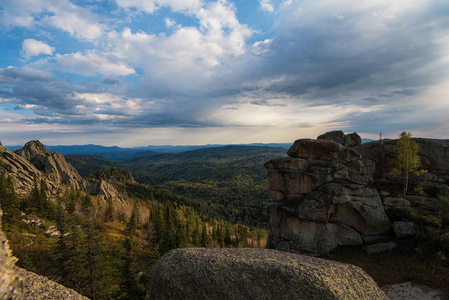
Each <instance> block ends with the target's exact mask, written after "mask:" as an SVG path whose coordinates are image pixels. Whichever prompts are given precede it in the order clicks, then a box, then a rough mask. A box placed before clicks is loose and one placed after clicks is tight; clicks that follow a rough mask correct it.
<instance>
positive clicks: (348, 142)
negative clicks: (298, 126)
mask: <svg viewBox="0 0 449 300" xmlns="http://www.w3.org/2000/svg"><path fill="white" fill-rule="evenodd" d="M317 139H318V140H331V141H334V142H337V143H339V144H342V145H343V146H345V147H353V146H358V145H360V144H362V138H361V137H360V135H358V134H357V132H354V133H350V134H345V133H344V132H343V131H341V130H337V131H330V132H326V133H324V134H322V135H320V136H319V137H317Z"/></svg>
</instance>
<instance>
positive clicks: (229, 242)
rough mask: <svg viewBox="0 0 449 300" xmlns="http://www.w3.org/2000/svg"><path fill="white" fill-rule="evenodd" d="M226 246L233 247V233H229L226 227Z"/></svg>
mask: <svg viewBox="0 0 449 300" xmlns="http://www.w3.org/2000/svg"><path fill="white" fill-rule="evenodd" d="M224 244H225V245H226V246H231V245H232V237H231V233H230V232H229V228H228V227H226V230H225V236H224Z"/></svg>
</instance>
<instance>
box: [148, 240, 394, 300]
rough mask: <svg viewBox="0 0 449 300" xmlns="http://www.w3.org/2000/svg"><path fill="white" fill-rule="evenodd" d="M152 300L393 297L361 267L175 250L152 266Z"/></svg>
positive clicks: (281, 255)
mask: <svg viewBox="0 0 449 300" xmlns="http://www.w3.org/2000/svg"><path fill="white" fill-rule="evenodd" d="M149 294H150V299H158V300H163V299H173V300H174V299H197V300H201V299H208V300H214V299H217V300H218V299H220V300H221V299H228V300H233V299H278V300H283V299H289V300H290V299H298V300H301V299H304V300H305V299H307V300H309V299H317V300H318V299H319V300H322V299H370V300H374V299H388V298H387V297H386V295H385V294H384V292H382V291H381V290H380V289H379V287H378V286H377V284H376V283H375V282H374V280H373V279H372V278H371V277H370V276H368V275H367V274H366V273H365V272H364V271H363V270H362V269H360V268H359V267H356V266H353V265H348V264H343V263H338V262H333V261H328V260H324V259H320V258H314V257H308V256H303V255H298V254H292V253H286V252H280V251H275V250H268V249H212V248H199V249H198V248H196V249H193V248H189V249H176V250H172V251H170V252H168V253H166V254H165V255H164V256H163V257H162V258H161V259H160V260H159V261H158V262H157V263H156V265H155V266H154V267H153V268H152V270H151V273H150V282H149Z"/></svg>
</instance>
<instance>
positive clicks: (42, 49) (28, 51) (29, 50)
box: [21, 39, 55, 58]
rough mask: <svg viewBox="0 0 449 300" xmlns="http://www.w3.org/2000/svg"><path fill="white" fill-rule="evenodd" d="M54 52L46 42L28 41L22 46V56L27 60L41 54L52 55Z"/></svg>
mask: <svg viewBox="0 0 449 300" xmlns="http://www.w3.org/2000/svg"><path fill="white" fill-rule="evenodd" d="M53 51H55V48H54V47H51V46H49V45H47V44H45V43H44V42H41V41H37V40H34V39H26V40H24V41H23V44H22V52H21V53H22V55H23V56H24V57H26V58H30V57H32V56H37V55H39V54H41V53H42V54H46V55H52V54H53Z"/></svg>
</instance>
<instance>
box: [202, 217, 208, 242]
mask: <svg viewBox="0 0 449 300" xmlns="http://www.w3.org/2000/svg"><path fill="white" fill-rule="evenodd" d="M208 245H209V237H208V236H207V228H206V223H203V228H202V230H201V247H207V246H208Z"/></svg>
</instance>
